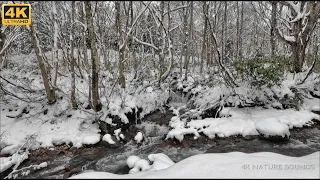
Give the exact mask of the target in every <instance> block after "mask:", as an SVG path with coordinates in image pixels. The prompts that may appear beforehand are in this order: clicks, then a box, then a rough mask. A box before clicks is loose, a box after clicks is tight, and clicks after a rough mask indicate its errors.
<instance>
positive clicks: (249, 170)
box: [70, 151, 320, 179]
mask: <svg viewBox="0 0 320 180" xmlns="http://www.w3.org/2000/svg"><path fill="white" fill-rule="evenodd" d="M319 158H320V151H318V152H315V153H312V154H310V155H307V156H302V157H289V156H284V155H280V154H276V153H271V152H259V153H250V154H246V153H242V152H230V153H211V154H199V155H194V156H191V157H189V158H186V159H184V160H182V161H180V162H178V163H176V164H173V165H171V166H170V167H168V168H166V169H162V170H159V171H151V170H149V171H145V172H137V173H132V174H126V175H118V174H112V173H108V172H84V173H82V174H79V175H75V176H73V177H71V178H70V179H85V178H88V179H92V178H97V179H99V178H100V179H108V178H118V179H119V178H122V179H123V178H126V179H131V178H135V179H136V178H163V179H164V178H165V179H172V178H221V179H222V178H237V179H238V178H246V179H247V178H250V179H252V178H258V179H263V178H273V179H274V178H316V179H318V178H319V176H320V168H319V167H320V162H319Z"/></svg>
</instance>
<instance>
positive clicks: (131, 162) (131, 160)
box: [126, 156, 141, 168]
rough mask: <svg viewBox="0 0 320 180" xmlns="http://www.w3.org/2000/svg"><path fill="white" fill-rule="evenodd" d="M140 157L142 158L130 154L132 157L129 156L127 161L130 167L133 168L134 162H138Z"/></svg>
mask: <svg viewBox="0 0 320 180" xmlns="http://www.w3.org/2000/svg"><path fill="white" fill-rule="evenodd" d="M140 159H141V158H139V157H138V156H130V157H128V159H127V161H126V163H127V165H128V166H129V168H133V167H134V163H136V162H137V161H138V160H140Z"/></svg>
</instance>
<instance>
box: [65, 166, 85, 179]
mask: <svg viewBox="0 0 320 180" xmlns="http://www.w3.org/2000/svg"><path fill="white" fill-rule="evenodd" d="M80 172H82V170H81V168H73V169H71V170H70V171H69V172H66V173H64V175H63V179H67V178H69V177H71V176H72V175H74V174H79V173H80Z"/></svg>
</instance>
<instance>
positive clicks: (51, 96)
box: [30, 24, 56, 104]
mask: <svg viewBox="0 0 320 180" xmlns="http://www.w3.org/2000/svg"><path fill="white" fill-rule="evenodd" d="M30 32H31V37H32V43H33V45H34V48H35V53H36V56H37V60H38V64H39V67H40V70H41V76H42V80H43V85H44V88H45V91H46V96H47V100H48V104H54V103H55V102H56V93H55V90H54V89H53V87H52V86H51V85H50V83H49V78H48V74H47V69H46V67H45V65H44V60H43V57H42V51H41V47H40V42H39V38H38V36H37V32H36V30H35V29H34V24H31V25H30Z"/></svg>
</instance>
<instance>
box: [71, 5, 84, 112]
mask: <svg viewBox="0 0 320 180" xmlns="http://www.w3.org/2000/svg"><path fill="white" fill-rule="evenodd" d="M74 6H75V1H72V3H71V11H72V12H71V33H70V58H71V61H70V70H71V104H72V107H73V108H75V109H76V108H77V106H78V105H77V101H76V85H75V83H76V81H75V72H74V65H75V58H74V47H73V34H74V29H73V22H74ZM79 70H80V68H79ZM80 72H81V71H80Z"/></svg>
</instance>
